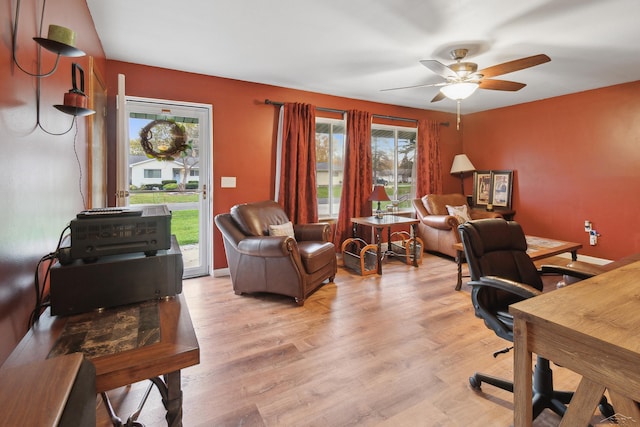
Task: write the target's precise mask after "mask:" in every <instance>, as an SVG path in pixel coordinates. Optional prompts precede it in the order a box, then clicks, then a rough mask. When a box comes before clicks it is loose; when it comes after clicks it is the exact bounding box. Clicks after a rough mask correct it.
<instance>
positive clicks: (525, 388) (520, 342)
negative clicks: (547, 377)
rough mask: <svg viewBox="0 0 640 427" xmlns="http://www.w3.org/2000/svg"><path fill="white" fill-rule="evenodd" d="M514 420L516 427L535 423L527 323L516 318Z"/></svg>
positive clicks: (514, 330) (514, 333)
mask: <svg viewBox="0 0 640 427" xmlns="http://www.w3.org/2000/svg"><path fill="white" fill-rule="evenodd" d="M513 338H514V340H513V346H514V357H513V403H514V408H513V419H514V427H531V423H532V422H533V405H532V404H531V402H532V401H533V400H532V399H533V384H532V382H533V379H532V376H531V368H532V362H531V352H530V351H529V345H528V342H527V322H526V321H525V320H524V319H521V318H518V317H516V318H515V319H514V325H513Z"/></svg>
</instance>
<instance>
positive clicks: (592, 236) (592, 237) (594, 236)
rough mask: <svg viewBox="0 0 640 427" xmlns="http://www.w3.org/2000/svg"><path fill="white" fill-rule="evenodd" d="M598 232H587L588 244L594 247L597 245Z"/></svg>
mask: <svg viewBox="0 0 640 427" xmlns="http://www.w3.org/2000/svg"><path fill="white" fill-rule="evenodd" d="M598 236H599V234H598V232H597V231H596V230H591V231H589V244H590V245H591V246H595V245H597V244H598Z"/></svg>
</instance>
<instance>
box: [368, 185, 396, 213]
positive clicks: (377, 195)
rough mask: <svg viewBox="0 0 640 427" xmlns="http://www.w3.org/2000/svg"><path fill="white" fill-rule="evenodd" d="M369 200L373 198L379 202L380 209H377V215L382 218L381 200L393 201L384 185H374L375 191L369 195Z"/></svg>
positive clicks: (373, 200)
mask: <svg viewBox="0 0 640 427" xmlns="http://www.w3.org/2000/svg"><path fill="white" fill-rule="evenodd" d="M369 200H371V201H372V202H378V209H377V210H376V217H377V218H380V219H382V218H383V215H382V210H381V209H380V202H383V201H391V199H390V198H389V196H388V195H387V192H386V191H385V190H384V185H374V186H373V191H372V192H371V195H370V196H369Z"/></svg>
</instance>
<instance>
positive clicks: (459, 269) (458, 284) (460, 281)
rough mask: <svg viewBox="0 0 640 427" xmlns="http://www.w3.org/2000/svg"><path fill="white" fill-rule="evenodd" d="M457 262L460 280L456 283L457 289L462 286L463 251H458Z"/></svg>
mask: <svg viewBox="0 0 640 427" xmlns="http://www.w3.org/2000/svg"><path fill="white" fill-rule="evenodd" d="M456 253H457V255H456V264H458V282H457V283H456V291H459V290H460V289H461V288H462V251H456Z"/></svg>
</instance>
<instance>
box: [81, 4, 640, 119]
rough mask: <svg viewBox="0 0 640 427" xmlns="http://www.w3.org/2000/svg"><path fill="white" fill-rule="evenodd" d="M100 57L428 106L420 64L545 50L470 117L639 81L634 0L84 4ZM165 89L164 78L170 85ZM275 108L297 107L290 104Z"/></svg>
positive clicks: (473, 105)
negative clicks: (513, 85) (463, 51)
mask: <svg viewBox="0 0 640 427" xmlns="http://www.w3.org/2000/svg"><path fill="white" fill-rule="evenodd" d="M87 4H88V6H89V10H90V11H91V15H92V16H93V20H94V22H95V26H96V29H97V32H98V35H99V37H100V39H101V40H102V44H103V47H104V51H105V54H106V56H107V58H108V59H112V60H118V61H125V62H133V63H139V64H146V65H152V66H156V67H163V68H170V69H175V70H182V71H189V72H194V73H200V74H206V75H212V76H220V77H227V78H232V79H238V80H244V81H249V82H257V83H265V84H271V85H275V86H282V87H287V88H294V89H301V90H307V91H312V92H319V93H324V94H331V95H337V96H343V97H347V98H355V99H363V100H368V101H375V102H382V103H387V104H394V105H402V106H408V107H415V108H425V109H432V110H438V111H447V112H454V111H455V109H456V104H455V102H454V101H451V100H448V99H445V100H443V101H440V102H436V103H431V102H430V100H431V99H432V98H433V97H434V96H435V95H436V93H437V91H438V88H436V87H427V88H418V89H406V90H398V91H391V92H381V91H380V90H381V89H385V88H393V87H399V86H410V85H418V84H423V83H438V82H441V81H442V78H440V77H438V76H436V75H435V74H433V73H432V72H431V71H429V70H428V69H427V68H425V67H424V66H422V65H421V64H420V63H419V62H418V61H419V60H421V59H437V60H439V61H441V62H443V63H445V64H449V63H451V62H452V61H451V59H450V57H449V53H448V52H449V51H450V50H451V48H453V47H467V48H470V49H471V51H470V54H469V56H468V58H467V59H468V60H471V61H473V62H476V63H477V64H478V66H479V68H480V69H482V68H485V67H488V66H491V65H495V64H498V63H502V62H506V61H511V60H514V59H519V58H522V57H526V56H531V55H536V54H540V53H545V54H547V55H549V57H551V62H548V63H546V64H542V65H538V66H536V67H534V68H530V69H526V70H521V71H516V72H514V73H510V74H505V75H503V76H500V77H498V78H499V79H504V80H512V81H517V82H522V83H526V84H527V86H526V87H525V88H523V89H521V90H520V91H518V92H502V91H491V90H478V91H477V92H476V93H475V94H473V95H472V96H471V97H470V98H468V99H466V100H464V101H462V112H463V114H464V113H470V112H476V111H483V110H489V109H493V108H498V107H503V106H508V105H514V104H520V103H523V102H529V101H533V100H538V99H544V98H550V97H554V96H558V95H564V94H568V93H575V92H580V91H584V90H589V89H594V88H599V87H605V86H610V85H614V84H619V83H624V82H630V81H636V80H640V23H639V19H640V1H639V0H522V1H514V0H181V1H179V2H176V1H173V0H135V1H132V0H109V1H105V0H87ZM168 83H169V82H168ZM276 101H296V100H294V99H286V100H276Z"/></svg>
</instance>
